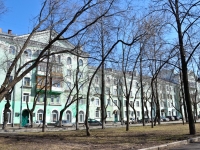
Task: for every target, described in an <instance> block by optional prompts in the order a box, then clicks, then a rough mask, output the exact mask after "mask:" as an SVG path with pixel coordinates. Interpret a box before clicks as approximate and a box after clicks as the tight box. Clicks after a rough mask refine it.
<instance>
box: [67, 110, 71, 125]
mask: <svg viewBox="0 0 200 150" xmlns="http://www.w3.org/2000/svg"><path fill="white" fill-rule="evenodd" d="M66 119H67V120H69V121H70V122H72V113H71V111H69V110H68V111H67V112H66Z"/></svg>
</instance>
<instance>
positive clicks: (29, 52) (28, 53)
mask: <svg viewBox="0 0 200 150" xmlns="http://www.w3.org/2000/svg"><path fill="white" fill-rule="evenodd" d="M24 54H25V55H26V56H27V57H28V58H31V56H32V51H31V50H30V49H27V50H25V51H24Z"/></svg>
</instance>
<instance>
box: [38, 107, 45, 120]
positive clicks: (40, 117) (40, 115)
mask: <svg viewBox="0 0 200 150" xmlns="http://www.w3.org/2000/svg"><path fill="white" fill-rule="evenodd" d="M43 112H44V111H43V110H42V109H39V110H38V111H37V120H43Z"/></svg>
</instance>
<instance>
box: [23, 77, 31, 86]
mask: <svg viewBox="0 0 200 150" xmlns="http://www.w3.org/2000/svg"><path fill="white" fill-rule="evenodd" d="M24 85H25V86H30V78H28V77H25V78H24Z"/></svg>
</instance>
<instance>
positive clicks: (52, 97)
mask: <svg viewBox="0 0 200 150" xmlns="http://www.w3.org/2000/svg"><path fill="white" fill-rule="evenodd" d="M54 99H55V96H54V95H52V96H51V102H52V103H53V102H54Z"/></svg>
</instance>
